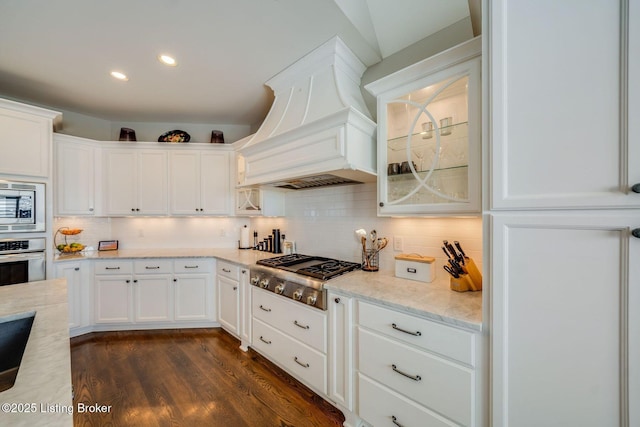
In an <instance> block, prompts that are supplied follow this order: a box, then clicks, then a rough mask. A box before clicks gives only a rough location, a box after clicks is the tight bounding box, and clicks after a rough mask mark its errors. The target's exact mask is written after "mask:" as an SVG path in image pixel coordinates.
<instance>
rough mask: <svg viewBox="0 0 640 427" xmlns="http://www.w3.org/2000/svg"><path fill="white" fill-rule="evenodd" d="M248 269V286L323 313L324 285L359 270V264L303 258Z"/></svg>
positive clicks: (272, 261) (286, 258) (270, 261)
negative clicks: (289, 299) (328, 281)
mask: <svg viewBox="0 0 640 427" xmlns="http://www.w3.org/2000/svg"><path fill="white" fill-rule="evenodd" d="M257 264H259V265H256V266H254V267H252V268H251V269H250V275H251V284H252V285H253V286H257V287H260V288H262V289H266V290H268V291H271V292H274V293H276V294H278V295H282V296H284V297H288V298H291V299H293V300H295V301H299V302H302V303H305V304H307V305H310V306H313V307H315V308H319V309H322V310H326V291H325V290H324V283H325V282H326V281H327V280H330V279H332V278H334V277H336V276H339V275H341V274H344V273H348V272H350V271H353V270H357V269H359V268H360V264H359V263H355V262H350V261H341V260H337V259H331V258H324V257H317V256H311V255H303V254H291V255H284V256H279V257H275V258H267V259H263V260H260V261H258V262H257Z"/></svg>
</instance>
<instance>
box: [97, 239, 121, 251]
mask: <svg viewBox="0 0 640 427" xmlns="http://www.w3.org/2000/svg"><path fill="white" fill-rule="evenodd" d="M98 250H99V251H117V250H118V241H117V240H100V241H99V242H98Z"/></svg>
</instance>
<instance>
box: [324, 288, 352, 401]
mask: <svg viewBox="0 0 640 427" xmlns="http://www.w3.org/2000/svg"><path fill="white" fill-rule="evenodd" d="M327 303H328V310H327V311H328V315H329V352H328V353H329V354H328V359H329V397H330V398H331V399H332V400H334V401H335V402H336V403H338V404H340V405H341V406H343V407H344V408H346V409H348V410H349V411H352V410H353V380H354V373H353V300H352V298H349V297H345V296H342V295H339V294H335V293H333V292H329V293H328V295H327Z"/></svg>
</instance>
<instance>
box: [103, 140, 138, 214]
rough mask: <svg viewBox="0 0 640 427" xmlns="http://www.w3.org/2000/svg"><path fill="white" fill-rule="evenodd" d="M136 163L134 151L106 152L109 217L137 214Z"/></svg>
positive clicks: (106, 202)
mask: <svg viewBox="0 0 640 427" xmlns="http://www.w3.org/2000/svg"><path fill="white" fill-rule="evenodd" d="M136 163H137V162H136V154H135V152H134V151H132V150H117V149H107V150H105V151H104V179H105V205H106V206H105V209H106V213H107V214H108V215H134V214H135V213H136V208H137V205H138V201H137V197H138V195H137V182H136V180H137V171H136V167H137V164H136ZM138 209H139V208H138Z"/></svg>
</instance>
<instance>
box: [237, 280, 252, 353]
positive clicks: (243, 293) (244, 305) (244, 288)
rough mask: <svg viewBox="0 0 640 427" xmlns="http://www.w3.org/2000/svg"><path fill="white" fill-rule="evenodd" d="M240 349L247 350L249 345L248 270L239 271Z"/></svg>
mask: <svg viewBox="0 0 640 427" xmlns="http://www.w3.org/2000/svg"><path fill="white" fill-rule="evenodd" d="M238 327H239V329H240V339H241V340H242V344H241V345H240V348H241V349H243V350H245V351H246V350H247V348H248V347H249V346H250V345H251V285H250V284H249V269H248V268H241V269H240V324H239V325H238Z"/></svg>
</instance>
